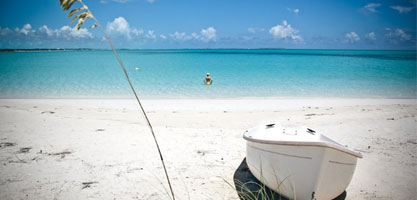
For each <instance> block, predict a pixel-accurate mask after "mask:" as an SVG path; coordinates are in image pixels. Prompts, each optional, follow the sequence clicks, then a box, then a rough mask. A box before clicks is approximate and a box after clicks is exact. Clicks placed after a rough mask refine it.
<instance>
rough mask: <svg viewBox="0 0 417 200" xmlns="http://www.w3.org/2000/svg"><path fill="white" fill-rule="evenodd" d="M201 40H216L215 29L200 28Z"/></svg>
mask: <svg viewBox="0 0 417 200" xmlns="http://www.w3.org/2000/svg"><path fill="white" fill-rule="evenodd" d="M201 40H202V41H204V42H208V41H216V29H214V28H213V27H208V28H206V29H201Z"/></svg>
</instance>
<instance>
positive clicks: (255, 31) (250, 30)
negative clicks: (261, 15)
mask: <svg viewBox="0 0 417 200" xmlns="http://www.w3.org/2000/svg"><path fill="white" fill-rule="evenodd" d="M263 31H265V29H263V28H252V27H250V28H248V32H249V33H257V32H263Z"/></svg>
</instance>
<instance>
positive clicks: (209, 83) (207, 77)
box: [204, 73, 213, 85]
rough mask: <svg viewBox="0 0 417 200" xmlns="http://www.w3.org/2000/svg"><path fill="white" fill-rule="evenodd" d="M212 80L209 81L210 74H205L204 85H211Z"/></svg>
mask: <svg viewBox="0 0 417 200" xmlns="http://www.w3.org/2000/svg"><path fill="white" fill-rule="evenodd" d="M212 83H213V80H212V79H211V76H210V73H207V75H206V78H205V79H204V84H206V85H211V84H212Z"/></svg>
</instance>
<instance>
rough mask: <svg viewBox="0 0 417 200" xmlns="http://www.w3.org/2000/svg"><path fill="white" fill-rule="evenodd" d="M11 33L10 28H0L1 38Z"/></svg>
mask: <svg viewBox="0 0 417 200" xmlns="http://www.w3.org/2000/svg"><path fill="white" fill-rule="evenodd" d="M11 33H13V31H12V30H11V29H10V28H7V27H6V28H1V27H0V35H1V36H5V35H9V34H11Z"/></svg>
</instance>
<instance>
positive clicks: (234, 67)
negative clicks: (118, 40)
mask: <svg viewBox="0 0 417 200" xmlns="http://www.w3.org/2000/svg"><path fill="white" fill-rule="evenodd" d="M119 53H120V56H121V58H122V59H123V62H124V63H125V65H126V68H127V71H128V73H129V75H130V77H131V79H132V81H133V84H134V86H135V88H136V89H137V91H138V93H139V95H140V96H141V97H145V98H235V97H237V98H239V97H284V98H285V97H348V98H350V97H352V98H416V88H417V87H416V85H417V84H416V64H417V59H416V51H373V50H372V51H368V50H280V49H277V50H275V49H274V50H272V49H266V50H262V49H258V50H244V49H220V50H120V51H119ZM136 68H139V70H136ZM207 72H210V73H211V75H212V78H213V80H214V81H213V85H211V86H205V85H204V84H203V79H204V77H205V74H206V73H207ZM0 97H1V98H132V93H131V91H130V88H129V85H128V83H127V81H126V80H125V78H124V75H123V72H122V70H121V69H120V66H118V63H117V61H116V59H115V57H114V56H113V54H112V52H111V51H108V50H82V51H81V50H77V51H39V52H0Z"/></svg>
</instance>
